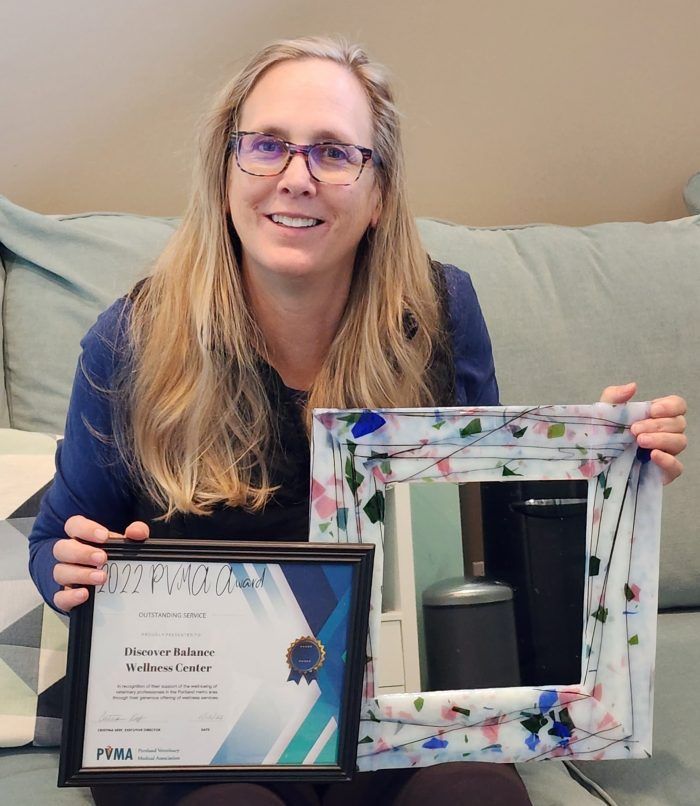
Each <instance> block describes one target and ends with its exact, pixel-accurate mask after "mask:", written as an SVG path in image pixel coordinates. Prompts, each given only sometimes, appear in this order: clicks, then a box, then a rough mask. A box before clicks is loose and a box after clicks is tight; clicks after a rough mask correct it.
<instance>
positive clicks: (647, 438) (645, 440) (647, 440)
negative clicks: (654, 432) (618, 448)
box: [637, 434, 652, 446]
mask: <svg viewBox="0 0 700 806" xmlns="http://www.w3.org/2000/svg"><path fill="white" fill-rule="evenodd" d="M637 442H638V443H639V444H640V445H644V446H649V445H651V443H652V439H651V434H640V435H639V437H638V438H637Z"/></svg>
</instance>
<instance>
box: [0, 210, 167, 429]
mask: <svg viewBox="0 0 700 806" xmlns="http://www.w3.org/2000/svg"><path fill="white" fill-rule="evenodd" d="M174 226H175V224H174V223H173V221H172V220H170V219H157V218H147V217H144V216H136V215H118V214H113V213H105V214H100V213H96V214H86V215H80V216H77V215H76V216H60V217H50V216H43V215H39V214H37V213H33V212H31V211H29V210H24V209H22V208H21V207H17V206H16V205H13V204H11V203H10V202H9V201H8V200H7V199H3V198H2V197H0V257H2V260H3V262H4V264H5V270H6V272H7V276H6V280H5V309H4V310H5V313H4V326H5V361H6V369H5V371H6V385H7V396H8V403H9V407H10V422H11V424H12V426H13V427H14V428H22V429H25V430H27V431H47V432H52V433H61V432H62V431H63V426H64V421H65V414H66V407H67V404H68V396H69V393H70V387H71V383H72V379H73V374H74V371H75V364H76V360H77V357H78V352H79V341H80V337H81V336H82V335H83V334H84V333H85V331H86V330H87V329H88V328H89V327H90V325H91V324H92V323H93V322H94V321H95V319H96V318H97V315H98V314H99V313H100V312H101V311H103V310H104V309H105V308H106V307H107V306H108V305H109V304H110V303H111V302H113V301H114V299H116V297H118V296H119V295H120V294H123V293H124V292H125V291H126V290H127V289H128V288H129V287H130V286H131V285H132V284H133V283H134V282H135V281H136V280H137V279H138V278H139V277H141V276H143V275H144V274H145V273H146V272H147V271H148V268H149V265H150V264H151V262H152V261H153V259H154V258H155V257H156V256H157V255H158V254H159V252H160V251H161V249H162V248H163V246H164V245H165V242H166V241H167V239H168V237H169V236H170V235H171V234H172V231H173V227H174Z"/></svg>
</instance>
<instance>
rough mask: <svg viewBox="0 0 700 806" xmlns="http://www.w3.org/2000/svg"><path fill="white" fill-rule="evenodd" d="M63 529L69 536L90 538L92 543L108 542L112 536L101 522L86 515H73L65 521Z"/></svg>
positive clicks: (80, 538) (81, 538)
mask: <svg viewBox="0 0 700 806" xmlns="http://www.w3.org/2000/svg"><path fill="white" fill-rule="evenodd" d="M63 529H64V531H65V533H66V534H67V535H68V537H74V538H77V539H78V540H89V541H90V542H92V543H106V542H107V540H109V537H110V532H109V531H108V530H107V529H105V527H104V526H102V524H101V523H97V522H96V521H91V520H90V519H89V518H86V517H85V516H84V515H72V516H71V517H70V518H68V520H67V521H66V522H65V525H64V527H63ZM112 536H114V533H112Z"/></svg>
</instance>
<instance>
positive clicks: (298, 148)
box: [229, 131, 380, 187]
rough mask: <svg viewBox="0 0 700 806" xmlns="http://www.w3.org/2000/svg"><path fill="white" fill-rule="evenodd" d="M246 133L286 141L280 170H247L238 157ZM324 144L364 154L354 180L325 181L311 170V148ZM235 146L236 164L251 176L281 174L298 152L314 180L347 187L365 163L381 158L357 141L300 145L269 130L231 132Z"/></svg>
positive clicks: (355, 180)
mask: <svg viewBox="0 0 700 806" xmlns="http://www.w3.org/2000/svg"><path fill="white" fill-rule="evenodd" d="M246 134H261V135H263V136H265V137H272V138H274V139H275V140H279V142H280V143H284V145H285V146H286V148H287V151H288V154H287V160H286V162H285V163H284V165H283V166H282V167H281V168H280V170H279V171H277V172H276V173H273V174H254V173H253V172H252V171H247V170H246V169H245V168H244V167H243V166H242V165H241V163H240V160H239V159H238V149H239V146H240V140H241V137H243V136H244V135H246ZM324 145H335V146H345V147H346V148H347V147H350V148H356V149H357V150H358V151H359V152H360V154H362V165H360V170H359V172H358V174H357V176H356V177H355V178H354V179H353V180H352V182H324V180H323V179H318V177H316V176H314V175H313V172H312V171H311V166H310V165H309V153H310V151H311V149H313V148H316V146H324ZM231 147H232V148H233V150H234V152H235V154H236V164H237V165H238V167H239V168H240V169H241V170H242V171H243V173H246V174H249V175H250V176H279V175H280V174H281V173H284V172H285V171H286V170H287V167H288V166H289V163H290V162H291V161H292V157H294V156H295V155H296V154H302V155H303V157H304V162H305V163H306V170H307V171H308V172H309V176H310V177H311V178H312V179H313V180H314V182H320V183H321V184H322V185H339V186H343V187H347V186H348V185H353V184H354V183H355V182H357V180H358V179H359V178H360V176H361V175H362V171H363V170H364V167H365V164H366V163H367V162H368V161H369V160H370V159H371V160H372V163H373V164H374V165H379V164H380V160H379V157H377V156H376V154H375V153H374V151H373V150H372V149H371V148H365V147H364V146H358V145H356V144H355V143H339V142H337V141H336V140H322V141H321V142H319V143H311V144H310V145H299V144H298V143H290V142H289V141H288V140H284V139H283V138H282V137H278V136H277V135H276V134H269V133H268V132H242V131H236V132H232V133H231V137H230V139H229V148H231Z"/></svg>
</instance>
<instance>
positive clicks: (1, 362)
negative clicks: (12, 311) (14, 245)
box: [0, 254, 10, 428]
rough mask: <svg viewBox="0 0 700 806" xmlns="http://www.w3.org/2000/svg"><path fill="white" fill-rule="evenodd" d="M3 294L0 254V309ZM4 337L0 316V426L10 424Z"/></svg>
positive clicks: (3, 271)
mask: <svg viewBox="0 0 700 806" xmlns="http://www.w3.org/2000/svg"><path fill="white" fill-rule="evenodd" d="M4 296H5V264H4V263H3V262H2V254H0V311H2V310H3V299H4ZM4 343H5V339H4V336H3V326H2V317H0V428H6V427H7V426H8V425H9V424H10V411H9V409H8V408H7V393H6V392H5V358H4V354H5V350H4Z"/></svg>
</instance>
